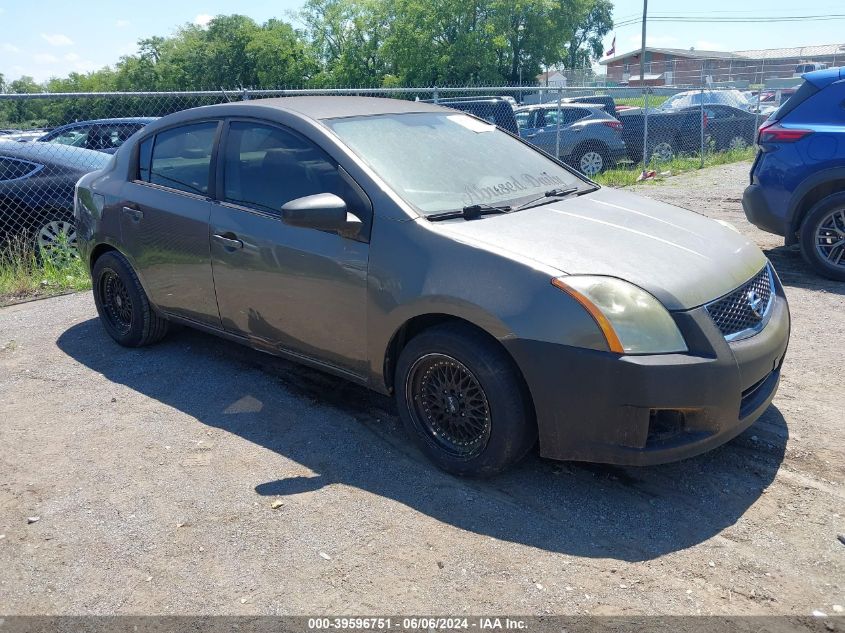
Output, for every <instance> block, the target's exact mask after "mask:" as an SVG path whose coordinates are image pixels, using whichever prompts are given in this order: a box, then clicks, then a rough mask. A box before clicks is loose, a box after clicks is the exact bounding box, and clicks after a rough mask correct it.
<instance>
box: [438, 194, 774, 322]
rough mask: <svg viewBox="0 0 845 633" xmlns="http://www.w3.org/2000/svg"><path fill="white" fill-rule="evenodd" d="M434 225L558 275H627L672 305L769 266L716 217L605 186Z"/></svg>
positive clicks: (687, 303)
mask: <svg viewBox="0 0 845 633" xmlns="http://www.w3.org/2000/svg"><path fill="white" fill-rule="evenodd" d="M437 229H438V230H443V231H444V232H445V233H446V234H448V235H449V236H450V237H452V238H453V239H457V240H459V241H461V242H465V243H469V244H471V245H475V246H477V247H481V248H486V249H488V250H491V251H493V252H503V251H506V252H509V253H513V254H515V255H518V256H519V257H520V258H522V259H525V258H528V259H531V260H534V261H536V262H538V263H540V264H542V265H544V266H547V267H552V268H554V269H557V270H559V271H561V273H562V274H571V275H581V274H589V275H608V276H612V277H618V278H620V279H624V280H626V281H629V282H631V283H633V284H636V285H637V286H639V287H641V288H643V289H645V290H647V291H649V292H650V293H651V294H653V295H654V296H655V297H657V298H658V299H659V300H660V301H661V302H662V303H663V305H665V306H666V307H667V308H668V309H670V310H686V309H690V308H694V307H697V306H700V305H702V304H704V303H707V302H709V301H712V300H713V299H716V298H718V297H721V296H722V295H725V294H727V293H729V292H730V291H732V290H734V289H735V288H737V287H738V286H740V285H741V284H743V283H744V282H746V281H748V279H750V278H751V277H753V276H754V274H755V273H757V272H758V271H759V270H760V269H761V268H763V266H764V265H765V264H766V258H765V256H764V255H763V253H762V252H761V251H760V249H759V248H757V246H755V245H754V244H753V243H752V242H750V241H749V240H748V239H746V238H745V237H743V236H742V235H740V234H739V233H737V232H736V231H734V230H732V229H730V228H727V227H726V226H724V225H722V224H720V223H718V222H716V221H714V220H711V219H709V218H707V217H705V216H703V215H700V214H697V213H694V212H692V211H687V210H685V209H680V208H678V207H675V206H672V205H669V204H665V203H662V202H658V201H656V200H652V199H650V198H643V197H641V196H637V195H635V194H631V193H627V192H622V191H618V190H614V189H606V188H603V189H599V190H598V191H595V192H593V193H589V194H585V195H582V196H578V197H570V198H567V199H565V200H561V201H557V202H554V203H551V204H546V205H543V206H540V207H535V208H533V209H525V210H523V211H519V212H516V213H512V214H507V215H492V216H485V217H483V218H481V219H478V220H471V221H465V220H453V221H448V222H443V223H439V224H438V225H437Z"/></svg>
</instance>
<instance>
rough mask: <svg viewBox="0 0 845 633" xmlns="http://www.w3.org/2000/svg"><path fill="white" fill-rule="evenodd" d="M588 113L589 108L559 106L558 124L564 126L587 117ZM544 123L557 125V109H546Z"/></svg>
mask: <svg viewBox="0 0 845 633" xmlns="http://www.w3.org/2000/svg"><path fill="white" fill-rule="evenodd" d="M589 114H590V112H589V110H585V109H584V108H561V110H560V125H561V126H562V127H565V126H567V125H572V124H573V123H575V122H576V121H580V120H581V119H583V118H585V117H587V116H588V115H589ZM546 125H554V126H557V109H555V110H546Z"/></svg>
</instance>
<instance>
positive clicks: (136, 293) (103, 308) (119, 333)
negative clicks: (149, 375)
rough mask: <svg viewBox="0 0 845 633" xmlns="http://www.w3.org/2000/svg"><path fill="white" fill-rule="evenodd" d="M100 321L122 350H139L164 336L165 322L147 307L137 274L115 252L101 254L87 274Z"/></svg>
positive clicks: (147, 302) (148, 302)
mask: <svg viewBox="0 0 845 633" xmlns="http://www.w3.org/2000/svg"><path fill="white" fill-rule="evenodd" d="M91 279H92V285H93V290H94V303H95V304H96V306H97V313H98V314H99V315H100V322H101V323H102V324H103V327H105V329H106V332H108V334H109V336H111V337H112V338H113V339H114V340H115V341H117V342H118V343H119V344H121V345H123V346H125V347H142V346H144V345H149V344H151V343H155V342H156V341H158V340H160V339H161V338H163V337H164V335H165V334H167V329H168V325H169V323H168V321H167V320H166V319H164V318H163V317H161V316H160V315H159V314H158V313H157V312H156V311H155V310H154V309H153V308H152V306H151V305H150V301H149V299H148V298H147V295H146V293H145V292H144V288H143V287H142V286H141V282H140V281H139V280H138V275H136V274H135V271H134V270H133V269H132V266H131V265H130V263H129V262H128V261H127V259H126V258H125V257H124V256H123V255H121V254H120V253H118V252H116V251H110V252H108V253H105V254H103V255H102V256H100V257H99V259H97V261H96V263H95V264H94V269H93V270H92V271H91Z"/></svg>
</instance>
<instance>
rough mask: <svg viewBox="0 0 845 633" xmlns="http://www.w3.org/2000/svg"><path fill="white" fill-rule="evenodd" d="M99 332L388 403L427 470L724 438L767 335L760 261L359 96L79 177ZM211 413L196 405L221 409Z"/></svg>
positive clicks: (286, 107) (775, 301)
mask: <svg viewBox="0 0 845 633" xmlns="http://www.w3.org/2000/svg"><path fill="white" fill-rule="evenodd" d="M76 218H77V223H78V236H79V238H78V239H79V250H80V256H81V257H82V259H83V261H84V262H86V264H88V266H89V267H90V271H91V275H92V280H93V294H94V301H95V304H96V306H97V310H98V312H99V315H100V319H101V322H102V324H103V327H104V328H105V331H106V332H107V333H108V334H109V335H110V336H111V337H112V338H113V339H114V340H115V341H117V342H118V343H119V344H121V345H125V346H129V347H137V346H141V345H146V344H149V343H153V342H154V341H157V340H159V339H161V338H162V337H163V336H164V335H165V333H166V332H167V330H168V326H169V325H170V324H171V323H183V324H186V325H190V326H193V327H197V328H200V329H202V330H205V331H208V332H212V333H215V334H218V335H220V336H223V337H226V338H229V339H231V340H234V341H238V342H241V343H243V344H246V345H250V346H252V347H255V348H257V349H260V350H263V351H266V352H269V353H271V354H276V355H281V356H286V357H288V358H292V359H295V360H297V361H300V362H305V363H309V364H312V365H314V366H316V367H319V368H322V369H324V370H327V371H331V372H334V373H336V374H338V375H341V376H344V377H346V378H348V379H350V380H353V381H355V382H357V383H359V384H361V385H364V386H366V387H369V388H371V389H374V390H376V391H379V392H382V393H393V394H395V397H396V402H397V405H398V409H399V414H400V416H401V418H402V421H403V423H404V424H405V426H406V428H407V429H408V431H409V433H410V435H411V437H413V438H414V439H415V440H416V441H417V442H418V444H419V446H420V447H421V449H422V451H423V452H424V453H425V454H426V455H428V456H429V457H430V458H431V459H432V460H433V461H434V462H435V463H437V464H438V465H439V466H441V467H442V468H444V469H446V470H448V471H450V472H452V473H456V474H461V475H488V474H491V473H494V472H498V471H500V470H501V469H503V468H506V467H507V466H509V465H510V464H513V463H514V462H516V461H517V460H519V459H520V458H521V457H522V456H523V455H524V454H525V453H526V452H527V451H528V450H530V449H531V447H532V446H533V445H534V444H535V443H536V441H537V438H538V436H539V446H540V452H541V454H543V455H545V456H547V457H551V458H556V459H577V460H586V461H600V462H611V463H618V464H654V463H659V462H665V461H671V460H677V459H681V458H684V457H688V456H691V455H695V454H697V453H701V452H702V451H705V450H708V449H710V448H713V447H714V446H717V445H719V444H722V443H724V442H726V441H728V440H730V439H731V438H733V437H735V436H736V435H737V434H739V433H740V432H742V431H743V430H744V429H745V428H747V427H748V426H749V425H751V424H752V423H753V422H754V420H755V419H757V417H758V416H760V415H761V414H762V412H763V411H764V410H765V409H766V408H767V407H768V405H769V403H770V402H771V399H772V397H773V396H774V393H775V390H776V388H777V385H778V381H779V376H780V367H781V363H782V361H783V357H784V354H785V351H786V347H787V339H788V336H789V327H790V325H789V311H788V308H787V303H786V298H785V296H784V293H783V288H782V287H781V285H780V282H779V281H778V279H777V275H776V274H775V272H774V270H773V269H772V267H771V265H770V264H769V263H768V261H767V260H766V258H765V257H764V256H763V254H762V252H761V251H760V250H759V249H758V248H757V247H756V246H755V245H754V244H753V243H752V242H751V241H750V240H748V239H747V238H745V237H743V236H742V235H740V234H739V233H738V232H737V231H736V230H733V229H731V228H729V227H728V226H726V225H725V224H723V223H719V222H715V221H713V220H709V219H707V218H705V217H704V216H702V215H699V214H696V213H692V212H689V211H685V210H683V209H679V208H676V207H672V206H670V205H667V204H663V203H660V202H656V201H653V200H648V199H644V198H640V197H637V196H636V195H634V194H630V193H627V192H624V191H617V190H613V189H603V188H601V187H599V186H598V185H596V184H595V183H593V182H590V181H589V180H588V179H587V178H585V177H583V176H582V175H580V174H578V173H577V172H576V171H575V170H573V169H571V168H568V167H566V166H565V165H564V164H563V163H560V162H559V161H556V160H555V159H554V158H552V157H550V156H548V155H547V154H545V153H543V152H541V151H539V150H537V149H536V148H534V147H532V146H531V145H530V144H528V143H526V142H525V141H522V140H521V139H519V138H515V137H514V136H512V135H509V134H507V133H505V132H502V131H501V130H499V129H498V128H496V127H495V126H493V125H490V124H488V123H486V122H483V121H479V120H478V119H477V118H474V117H471V116H468V115H465V114H456V113H455V111H454V110H450V109H444V108H441V107H438V106H436V105H433V104H426V103H414V102H410V101H403V100H399V99H376V98H367V97H289V98H281V99H260V100H254V101H243V102H238V103H226V104H219V105H212V106H205V107H201V108H195V109H192V110H186V111H183V112H179V113H175V114H171V115H168V116H166V117H163V118H162V119H161V120H159V121H157V122H155V123H152V124H150V125H149V126H148V127H147V128H146V129H145V130H144V131H143V133H141V134H138V135H136V136H135V137H133V138H132V139H130V140H129V141H128V142H127V143H126V144H124V145H123V147H121V148H120V149H119V150H118V151H117V154H116V155H115V157H114V161H113V162H111V163H110V164H109V166H108V167H107V168H106V169H105V170H103V171H100V172H96V173H93V174H89V175H87V176H84V177H83V178H82V179H81V180H80V182H79V183H78V186H77V205H76ZM227 405H228V403H222V402H221V403H220V407H221V410H222V408H224V407H226V406H227Z"/></svg>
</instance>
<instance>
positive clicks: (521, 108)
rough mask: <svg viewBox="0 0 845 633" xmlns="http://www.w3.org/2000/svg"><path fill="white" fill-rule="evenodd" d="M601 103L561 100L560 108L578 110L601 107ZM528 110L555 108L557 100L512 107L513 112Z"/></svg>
mask: <svg viewBox="0 0 845 633" xmlns="http://www.w3.org/2000/svg"><path fill="white" fill-rule="evenodd" d="M602 107H603V105H602V104H601V103H572V102H566V101H561V103H560V109H561V110H563V109H564V108H573V109H574V108H577V109H580V110H595V109H596V108H602ZM529 110H557V101H554V102H549V103H533V104H531V105H527V106H519V107H518V108H514V112H528V111H529Z"/></svg>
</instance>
